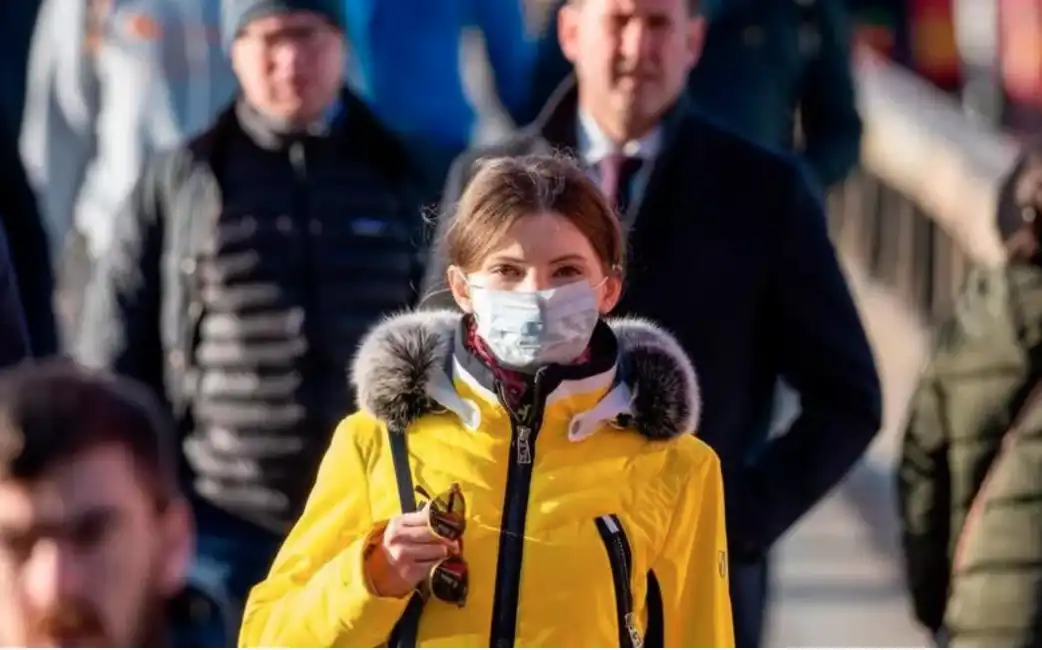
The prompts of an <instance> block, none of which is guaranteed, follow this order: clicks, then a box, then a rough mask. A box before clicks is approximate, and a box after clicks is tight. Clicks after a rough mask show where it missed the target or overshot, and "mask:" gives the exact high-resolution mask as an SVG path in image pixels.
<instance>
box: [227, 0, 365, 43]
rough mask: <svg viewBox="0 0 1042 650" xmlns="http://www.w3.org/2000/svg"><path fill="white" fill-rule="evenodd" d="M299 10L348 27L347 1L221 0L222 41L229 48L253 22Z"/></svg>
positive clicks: (340, 26) (341, 26) (339, 25)
mask: <svg viewBox="0 0 1042 650" xmlns="http://www.w3.org/2000/svg"><path fill="white" fill-rule="evenodd" d="M296 11H313V12H315V13H316V14H322V15H323V16H325V17H326V18H328V19H329V21H330V22H332V23H333V24H334V25H336V26H337V27H339V28H341V29H343V27H344V0H221V40H222V42H223V43H224V47H225V49H228V48H230V47H231V45H232V42H234V41H235V38H236V37H237V36H238V35H239V32H241V31H242V30H243V29H244V28H245V27H246V26H247V25H249V24H250V22H251V21H254V20H256V19H258V18H263V17H265V16H271V15H273V14H284V13H292V12H296Z"/></svg>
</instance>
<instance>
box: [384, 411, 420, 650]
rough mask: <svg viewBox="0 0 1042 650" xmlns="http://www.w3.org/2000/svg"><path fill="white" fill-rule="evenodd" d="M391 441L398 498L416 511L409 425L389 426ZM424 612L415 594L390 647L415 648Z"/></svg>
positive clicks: (404, 506) (408, 508)
mask: <svg viewBox="0 0 1042 650" xmlns="http://www.w3.org/2000/svg"><path fill="white" fill-rule="evenodd" d="M387 441H388V443H389V444H390V445H391V460H392V461H393V462H394V479H395V482H396V483H397V484H398V501H399V502H401V506H402V512H403V513H405V512H415V511H416V491H415V489H414V488H413V483H412V469H411V468H410V467H409V442H408V439H407V438H406V432H405V429H402V428H398V427H387ZM422 613H423V599H422V598H421V597H420V595H419V594H413V596H412V598H410V599H409V604H408V605H407V606H406V608H405V613H404V614H402V617H401V618H400V619H398V623H397V624H395V626H394V629H393V630H391V636H390V638H389V639H388V640H387V647H388V648H415V647H416V638H417V635H418V633H419V629H420V614H422Z"/></svg>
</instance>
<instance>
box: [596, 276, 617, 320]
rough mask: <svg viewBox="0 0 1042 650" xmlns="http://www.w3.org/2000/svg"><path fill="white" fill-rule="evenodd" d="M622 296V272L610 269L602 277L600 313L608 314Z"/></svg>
mask: <svg viewBox="0 0 1042 650" xmlns="http://www.w3.org/2000/svg"><path fill="white" fill-rule="evenodd" d="M621 297H622V274H621V273H619V272H618V271H612V272H611V273H609V274H608V276H607V277H605V278H604V288H603V293H602V294H601V303H600V305H599V308H600V312H601V315H602V316H604V315H607V314H610V313H611V311H612V310H613V309H615V306H616V305H618V304H619V298H621Z"/></svg>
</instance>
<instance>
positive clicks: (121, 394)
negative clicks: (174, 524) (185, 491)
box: [0, 359, 180, 507]
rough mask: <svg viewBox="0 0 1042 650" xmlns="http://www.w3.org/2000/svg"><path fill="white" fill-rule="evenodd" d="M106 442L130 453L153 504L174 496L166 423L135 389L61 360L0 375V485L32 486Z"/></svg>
mask: <svg viewBox="0 0 1042 650" xmlns="http://www.w3.org/2000/svg"><path fill="white" fill-rule="evenodd" d="M108 443H115V444H118V445H121V446H122V447H123V448H124V449H126V450H127V452H129V453H130V455H131V457H132V458H133V459H134V462H135V463H136V465H137V470H138V473H139V476H140V478H141V479H142V486H143V487H144V488H145V489H147V490H150V491H151V492H152V493H153V494H152V496H153V497H154V498H155V500H156V504H157V506H159V507H164V506H166V505H168V504H169V503H170V502H171V501H172V500H173V499H175V498H178V497H179V495H180V490H179V487H178V469H177V463H178V450H177V441H176V437H175V434H174V428H173V424H172V422H171V421H170V420H169V418H168V416H167V415H166V412H165V409H164V408H163V406H162V405H161V403H160V402H159V400H158V399H157V398H156V397H155V396H154V395H153V394H152V392H151V391H149V390H148V389H147V388H146V387H145V386H144V385H143V384H139V383H137V382H135V381H132V380H130V379H123V378H118V377H116V376H114V375H109V374H107V373H103V372H100V371H93V370H88V369H86V368H83V367H81V366H78V365H76V364H75V363H73V362H71V361H67V360H63V359H53V360H48V361H43V362H40V363H33V364H25V365H21V366H16V367H15V368H12V369H9V370H5V371H4V372H3V373H0V479H11V480H14V481H27V482H32V481H35V480H38V479H39V478H41V477H42V476H43V475H44V474H46V473H47V472H48V471H49V470H51V469H52V468H53V467H54V466H55V465H57V464H58V463H60V462H62V461H65V460H69V459H71V458H75V457H76V456H77V455H78V454H80V453H83V452H85V451H88V450H91V449H94V448H96V447H99V446H101V445H104V444H108Z"/></svg>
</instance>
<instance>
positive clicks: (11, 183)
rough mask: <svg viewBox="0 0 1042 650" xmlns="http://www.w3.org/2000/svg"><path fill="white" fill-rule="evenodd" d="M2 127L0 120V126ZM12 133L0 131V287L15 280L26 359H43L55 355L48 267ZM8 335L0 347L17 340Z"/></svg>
mask: <svg viewBox="0 0 1042 650" xmlns="http://www.w3.org/2000/svg"><path fill="white" fill-rule="evenodd" d="M3 123H4V120H3V119H2V118H0V125H2V124H3ZM12 134H13V131H9V130H6V129H3V128H2V126H0V229H2V230H3V231H4V233H5V234H6V240H7V246H6V249H7V250H6V253H5V256H4V259H7V260H8V262H9V264H10V267H11V268H10V270H11V273H10V274H9V275H8V276H7V278H6V279H5V280H0V283H3V282H7V283H9V282H10V280H11V278H15V279H16V282H15V284H16V285H17V293H18V296H19V299H20V301H21V304H22V311H23V312H24V320H25V326H26V330H27V333H28V335H29V344H30V350H31V352H32V356H34V357H46V356H50V355H53V354H55V353H56V352H57V351H58V332H57V325H56V323H55V319H54V300H55V296H54V268H53V266H52V260H51V251H50V248H49V247H48V245H47V233H46V231H45V227H44V223H43V220H42V219H41V217H40V212H39V210H37V207H36V197H35V196H34V195H33V191H32V189H31V188H30V187H29V182H28V180H27V179H26V176H25V168H24V167H22V161H21V159H20V158H19V157H18V147H17V140H16V139H15V138H14V137H13V135H12ZM5 286H6V285H5ZM8 300H9V301H10V300H11V299H8ZM8 304H10V302H9V303H8ZM8 332H9V334H8V336H7V337H4V336H3V334H0V346H3V345H4V341H5V340H6V341H10V342H11V344H12V345H14V344H15V342H17V341H19V340H20V339H19V337H18V336H15V335H14V334H13V333H11V332H12V330H10V329H8Z"/></svg>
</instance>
